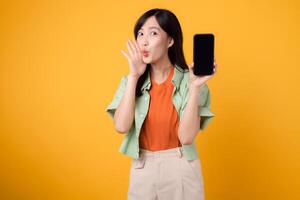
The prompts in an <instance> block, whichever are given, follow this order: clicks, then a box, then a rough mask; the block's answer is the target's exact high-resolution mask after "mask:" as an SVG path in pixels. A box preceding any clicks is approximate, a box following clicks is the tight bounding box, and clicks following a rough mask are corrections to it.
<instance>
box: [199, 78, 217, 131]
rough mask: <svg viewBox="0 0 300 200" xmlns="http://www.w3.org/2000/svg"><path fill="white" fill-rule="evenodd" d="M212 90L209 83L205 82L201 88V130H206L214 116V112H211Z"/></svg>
mask: <svg viewBox="0 0 300 200" xmlns="http://www.w3.org/2000/svg"><path fill="white" fill-rule="evenodd" d="M210 96H211V95H210V91H209V88H208V86H207V84H205V85H204V86H203V87H202V88H201V90H200V94H199V103H198V106H199V116H201V120H200V130H204V129H205V128H206V127H207V125H208V123H209V122H210V121H211V120H212V118H213V117H214V113H212V112H211V108H210V105H211V101H210V99H211V98H210Z"/></svg>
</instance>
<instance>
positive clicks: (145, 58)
mask: <svg viewBox="0 0 300 200" xmlns="http://www.w3.org/2000/svg"><path fill="white" fill-rule="evenodd" d="M151 61H152V60H151V59H150V58H149V57H143V62H144V63H146V64H150V63H151Z"/></svg>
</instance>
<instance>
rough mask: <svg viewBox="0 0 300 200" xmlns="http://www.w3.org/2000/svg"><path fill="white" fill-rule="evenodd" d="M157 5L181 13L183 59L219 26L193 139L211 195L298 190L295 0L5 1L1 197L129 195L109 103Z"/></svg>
mask: <svg viewBox="0 0 300 200" xmlns="http://www.w3.org/2000/svg"><path fill="white" fill-rule="evenodd" d="M154 7H160V8H167V9H170V10H171V11H173V12H174V13H175V14H176V15H177V17H178V19H179V21H180V23H181V25H182V30H183V36H184V52H185V56H186V59H187V62H188V63H191V61H192V36H193V34H194V33H205V32H212V33H214V34H215V37H216V39H215V40H216V49H215V54H216V62H217V64H218V72H217V74H216V75H215V76H214V77H213V78H212V79H210V80H209V81H208V85H209V87H210V90H211V95H212V96H211V98H212V105H211V106H212V107H211V108H212V111H213V112H214V113H215V118H214V119H213V121H212V122H211V123H210V124H209V126H208V128H207V129H206V130H205V131H203V132H202V133H201V134H200V135H198V136H197V138H196V140H197V147H198V152H199V154H200V159H201V160H202V167H203V173H204V182H205V192H206V197H207V200H241V199H243V200H248V199H249V200H253V199H255V200H275V199H276V200H277V199H278V200H279V199H280V200H282V199H288V200H298V199H300V193H299V188H300V174H299V173H300V135H299V134H300V128H299V113H300V105H299V104H300V89H299V82H300V81H299V79H300V76H299V71H300V70H299V67H300V65H299V53H300V52H299V46H300V41H299V35H300V28H299V27H300V26H299V25H300V24H299V19H300V16H299V9H300V5H299V2H298V1H296V0H288V1H279V0H276V1H275V0H274V1H271V0H244V1H240V0H239V1H238V0H235V1H233V0H227V1H225V0H224V1H214V0H212V1H189V0H185V1H155V0H153V1H136V0H135V1H118V2H116V1H111V2H106V1H83V0H77V1H63V0H60V1H58V0H57V1H52V0H51V1H50V0H48V1H46V0H44V1H37V0H36V1H33V0H30V1H29V0H28V1H1V2H0V13H1V14H0V53H1V54H0V70H1V71H0V83H1V84H0V86H1V93H0V94H1V98H0V103H1V104H0V105H1V108H0V109H1V110H0V123H1V124H0V131H1V134H0V199H5V200H6V199H14V200H16V199H30V200H33V199H43V200H46V199H51V200H52V199H53V200H54V199H55V200H57V199H63V200H67V199H72V200H75V199H91V200H92V199H95V200H96V199H116V200H119V199H126V195H127V193H126V192H127V187H128V181H129V178H128V175H129V167H130V161H131V158H129V157H127V156H123V155H122V154H121V153H119V152H118V149H119V146H120V144H121V141H122V139H123V135H119V134H118V133H117V132H115V131H114V128H113V123H112V119H111V118H110V117H109V116H108V114H107V113H106V112H105V108H106V106H107V105H108V104H109V102H110V101H111V100H112V97H113V95H114V93H115V90H116V88H117V86H118V84H119V81H120V78H121V76H123V75H124V74H127V73H128V72H129V71H128V70H129V67H128V62H127V60H126V58H125V57H124V56H123V55H122V53H121V51H120V50H121V49H123V50H125V51H127V48H126V40H127V39H128V38H131V39H133V38H134V37H133V27H134V24H135V22H136V20H137V19H138V17H139V16H140V15H141V14H142V13H143V12H145V11H146V10H148V9H151V8H154Z"/></svg>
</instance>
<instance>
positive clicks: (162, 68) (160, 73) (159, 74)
mask: <svg viewBox="0 0 300 200" xmlns="http://www.w3.org/2000/svg"><path fill="white" fill-rule="evenodd" d="M171 69H172V64H171V63H170V62H169V61H166V62H161V63H154V64H151V68H150V73H151V76H152V78H153V79H154V80H155V82H157V83H160V82H163V81H164V80H166V79H167V78H168V75H169V73H170V71H171Z"/></svg>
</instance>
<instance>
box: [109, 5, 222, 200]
mask: <svg viewBox="0 0 300 200" xmlns="http://www.w3.org/2000/svg"><path fill="white" fill-rule="evenodd" d="M134 36H135V40H134V41H131V40H128V41H127V48H128V53H126V52H124V51H122V53H123V55H124V56H125V57H126V58H127V60H128V62H129V67H130V72H129V74H128V75H127V76H123V77H122V79H121V82H120V84H119V87H118V89H117V91H116V93H115V96H114V98H113V101H112V102H111V103H110V104H109V106H108V107H107V108H106V111H107V112H108V113H109V114H110V116H111V117H112V118H113V120H114V126H115V130H116V131H117V132H119V133H125V138H124V140H123V142H122V144H121V146H120V152H122V153H124V154H125V155H129V156H131V157H132V158H133V159H132V162H131V169H130V176H129V178H130V182H129V188H128V199H129V200H156V199H157V200H196V199H197V200H200V199H202V200H203V199H204V186H203V176H202V169H201V163H200V160H199V158H198V153H197V150H196V146H195V144H194V140H195V137H196V135H197V133H198V132H199V130H203V129H204V128H205V127H206V126H207V124H208V122H209V121H210V120H211V119H212V117H213V116H214V114H213V113H212V112H211V111H210V93H209V89H208V86H207V85H206V81H207V80H208V79H210V78H211V77H212V76H213V75H214V74H213V75H209V76H195V75H194V74H193V72H192V68H193V63H192V64H190V65H187V64H186V61H185V58H184V54H183V48H182V44H183V38H182V31H181V27H180V24H179V21H178V19H177V17H176V16H175V15H174V14H173V13H172V12H171V11H169V10H166V9H151V10H149V11H147V12H145V13H144V14H143V15H142V16H141V17H140V18H139V19H138V20H137V22H136V24H135V27H134ZM214 66H215V68H214V69H216V64H215V65H214Z"/></svg>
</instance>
